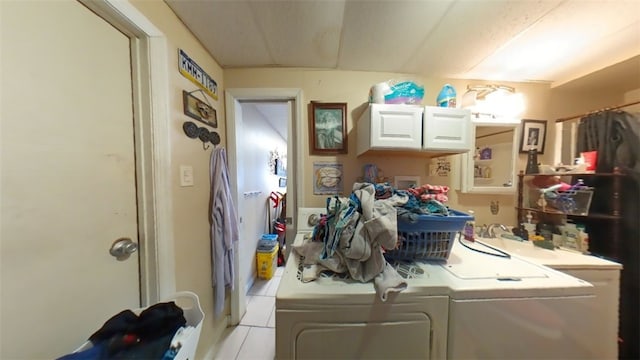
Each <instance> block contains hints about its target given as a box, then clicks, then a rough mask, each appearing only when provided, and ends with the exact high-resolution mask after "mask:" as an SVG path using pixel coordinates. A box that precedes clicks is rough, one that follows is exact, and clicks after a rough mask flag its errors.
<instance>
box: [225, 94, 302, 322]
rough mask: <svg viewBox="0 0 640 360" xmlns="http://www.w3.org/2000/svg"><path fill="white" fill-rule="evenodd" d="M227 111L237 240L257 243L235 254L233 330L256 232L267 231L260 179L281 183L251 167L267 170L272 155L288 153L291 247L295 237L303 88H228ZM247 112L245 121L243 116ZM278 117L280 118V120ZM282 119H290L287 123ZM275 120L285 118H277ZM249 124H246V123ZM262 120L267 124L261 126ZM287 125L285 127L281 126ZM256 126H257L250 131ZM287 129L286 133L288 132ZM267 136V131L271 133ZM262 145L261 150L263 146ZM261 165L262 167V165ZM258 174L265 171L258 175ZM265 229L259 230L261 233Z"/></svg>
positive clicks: (250, 279)
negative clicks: (258, 213)
mask: <svg viewBox="0 0 640 360" xmlns="http://www.w3.org/2000/svg"><path fill="white" fill-rule="evenodd" d="M225 98H226V103H225V105H226V111H227V120H228V121H227V143H228V144H227V147H228V157H229V175H230V176H229V177H230V178H232V179H235V181H232V184H231V188H232V194H233V197H234V203H235V204H236V206H237V212H238V222H239V224H240V227H239V236H240V238H242V239H251V238H255V242H254V241H245V242H244V243H242V244H239V245H238V246H237V248H236V249H234V267H235V269H237V270H236V276H235V279H234V290H233V291H232V294H231V299H230V301H231V318H230V319H229V325H236V324H238V323H239V322H240V319H241V318H242V316H243V315H244V313H245V312H246V293H247V291H248V289H249V287H250V286H251V284H252V283H253V277H254V274H255V271H251V269H252V266H254V265H253V259H254V256H255V251H256V246H255V245H256V244H257V241H258V240H259V238H258V237H257V236H256V233H258V232H260V231H262V232H264V230H266V229H268V226H269V225H267V226H265V224H266V223H267V220H266V219H265V217H262V216H260V217H257V216H256V211H255V209H256V206H260V207H261V208H262V209H265V210H266V206H267V202H266V201H264V202H262V203H261V204H260V202H261V200H260V201H258V202H257V203H256V197H258V198H259V199H265V198H266V197H268V195H269V194H268V193H262V191H264V190H262V189H258V188H257V187H258V186H261V185H259V182H256V179H257V178H265V179H267V180H266V181H278V182H277V183H273V182H272V183H271V184H272V185H274V186H275V188H278V187H279V185H280V181H279V180H280V178H281V177H282V176H279V175H278V174H277V172H276V173H275V174H270V173H267V171H262V170H256V168H263V166H259V167H258V166H248V164H250V163H252V162H256V163H259V164H262V165H266V164H267V163H268V161H269V158H270V155H269V154H270V152H273V151H280V152H283V153H285V154H286V158H287V160H286V164H287V166H286V177H284V178H286V185H285V187H283V188H282V190H284V191H283V192H284V193H286V194H287V195H286V199H287V204H286V215H285V218H286V219H287V229H286V235H285V238H286V239H287V242H289V241H292V240H293V234H295V229H294V224H293V222H292V221H290V219H292V218H293V212H294V210H295V208H296V207H297V204H298V203H299V200H300V197H299V196H300V192H299V191H298V190H299V183H300V179H301V177H300V167H299V164H301V161H300V160H301V159H300V156H301V151H300V141H298V140H297V139H301V138H302V136H301V135H302V134H301V127H300V126H299V125H298V123H299V122H300V119H301V118H302V91H301V90H300V89H268V88H267V89H227V90H226V96H225ZM245 113H246V115H248V116H246V117H245ZM278 114H280V115H278ZM282 114H287V116H286V119H283V118H282ZM276 116H280V117H281V118H279V119H276V118H275V117H276ZM269 118H271V119H269ZM245 120H246V123H245ZM258 121H262V122H263V123H261V124H259V123H257V122H258ZM285 123H286V128H284V127H283V125H285ZM252 126H253V127H252ZM256 128H263V129H267V128H271V129H272V132H273V133H274V137H275V138H277V137H278V135H275V134H277V133H278V132H281V134H280V135H279V137H280V138H283V141H284V142H283V145H281V146H280V147H282V146H285V145H284V144H286V148H285V149H279V150H278V149H276V147H277V145H274V144H275V143H274V142H269V141H266V138H265V137H263V138H260V133H259V131H254V129H256ZM285 129H286V133H285ZM267 131H268V129H267ZM261 146H263V147H261ZM260 161H263V163H260ZM255 171H261V173H259V174H258V173H256V172H255ZM258 229H261V230H258Z"/></svg>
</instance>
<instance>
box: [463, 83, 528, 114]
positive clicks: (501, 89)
mask: <svg viewBox="0 0 640 360" xmlns="http://www.w3.org/2000/svg"><path fill="white" fill-rule="evenodd" d="M461 105H462V108H464V109H469V110H471V113H472V114H474V115H475V116H476V117H480V116H490V117H492V118H503V117H506V118H517V117H520V115H521V114H522V112H523V111H524V97H523V96H522V94H521V93H516V89H515V88H513V87H511V86H506V85H494V84H487V85H467V92H466V93H464V95H463V96H462V104H461Z"/></svg>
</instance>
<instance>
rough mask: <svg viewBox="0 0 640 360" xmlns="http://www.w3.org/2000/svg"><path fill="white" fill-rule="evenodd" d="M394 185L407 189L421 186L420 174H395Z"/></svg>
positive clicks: (397, 187)
mask: <svg viewBox="0 0 640 360" xmlns="http://www.w3.org/2000/svg"><path fill="white" fill-rule="evenodd" d="M393 182H394V185H395V186H396V189H398V190H406V189H410V188H414V187H418V186H420V176H394V178H393Z"/></svg>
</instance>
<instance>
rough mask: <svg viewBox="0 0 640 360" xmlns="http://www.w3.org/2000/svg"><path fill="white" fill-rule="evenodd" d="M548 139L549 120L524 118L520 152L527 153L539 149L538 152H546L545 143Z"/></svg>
mask: <svg viewBox="0 0 640 360" xmlns="http://www.w3.org/2000/svg"><path fill="white" fill-rule="evenodd" d="M546 140H547V122H546V121H544V120H522V135H521V137H520V152H521V153H526V152H528V151H529V150H531V149H537V150H538V154H544V143H545V141H546Z"/></svg>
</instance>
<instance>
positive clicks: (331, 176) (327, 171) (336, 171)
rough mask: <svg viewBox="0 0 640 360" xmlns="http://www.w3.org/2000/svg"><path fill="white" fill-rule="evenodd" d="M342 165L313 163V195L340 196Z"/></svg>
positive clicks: (341, 190)
mask: <svg viewBox="0 0 640 360" xmlns="http://www.w3.org/2000/svg"><path fill="white" fill-rule="evenodd" d="M342 176H343V172H342V164H339V163H322V162H317V163H313V194H314V195H323V194H341V193H342V192H343V190H344V189H343V184H342Z"/></svg>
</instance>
